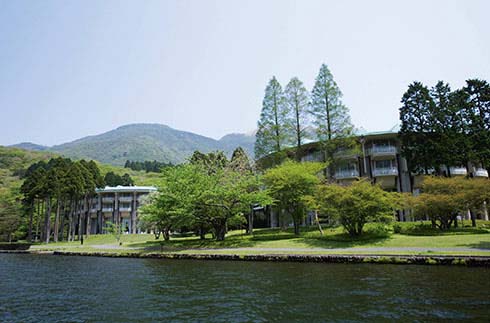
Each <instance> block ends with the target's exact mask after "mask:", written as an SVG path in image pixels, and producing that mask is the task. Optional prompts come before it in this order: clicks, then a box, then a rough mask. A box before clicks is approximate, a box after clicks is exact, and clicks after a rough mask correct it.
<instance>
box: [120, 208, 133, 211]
mask: <svg viewBox="0 0 490 323" xmlns="http://www.w3.org/2000/svg"><path fill="white" fill-rule="evenodd" d="M119 211H120V212H131V207H120V208H119Z"/></svg>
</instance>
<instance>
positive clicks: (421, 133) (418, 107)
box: [399, 82, 438, 173]
mask: <svg viewBox="0 0 490 323" xmlns="http://www.w3.org/2000/svg"><path fill="white" fill-rule="evenodd" d="M434 110H435V108H434V101H433V99H432V97H431V95H430V91H429V89H428V88H427V87H426V86H425V85H423V84H422V83H420V82H414V83H412V84H410V85H409V86H408V90H407V91H406V92H405V94H403V97H402V106H401V108H400V121H401V127H400V132H399V135H400V140H401V143H402V155H403V156H404V157H405V158H406V159H407V162H408V167H409V171H410V172H411V173H413V172H425V173H428V171H429V169H431V168H434V169H435V168H436V167H437V166H438V165H437V161H436V160H435V154H436V153H435V152H436V150H437V138H435V137H434V136H433V133H434V125H435V123H434V116H433V111H434Z"/></svg>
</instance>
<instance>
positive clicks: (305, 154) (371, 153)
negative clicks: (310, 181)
mask: <svg viewBox="0 0 490 323" xmlns="http://www.w3.org/2000/svg"><path fill="white" fill-rule="evenodd" d="M357 140H358V142H359V146H360V149H359V150H339V151H337V152H336V153H335V154H334V158H335V160H336V162H335V169H334V178H335V180H336V181H337V182H338V183H339V184H349V183H351V182H353V181H355V180H359V179H361V178H368V179H370V180H371V181H372V182H373V183H377V184H379V185H380V186H381V187H382V188H383V189H385V190H388V191H394V192H412V193H414V194H418V192H419V191H420V188H421V186H422V179H423V176H424V175H423V174H411V173H410V172H409V171H408V165H407V160H406V159H405V158H404V157H403V156H402V155H401V143H400V140H399V138H398V127H393V128H392V129H390V130H388V131H381V132H370V133H362V134H359V135H358V136H357ZM301 160H302V161H305V162H306V161H319V162H323V161H324V160H325V159H324V155H323V153H322V151H321V147H320V145H319V143H315V142H313V143H308V144H306V145H304V146H303V147H302V150H301ZM443 166H444V167H442V168H449V169H448V172H449V173H450V174H451V176H467V175H469V176H471V177H488V171H487V170H485V169H483V168H481V167H479V166H478V165H477V164H474V163H469V164H468V165H443ZM432 171H433V170H432ZM485 214H487V213H486V212H485ZM485 217H488V215H486V216H485ZM398 219H399V220H400V221H407V220H411V218H410V215H409V213H408V212H404V211H400V212H399V214H398ZM310 223H312V219H311V218H310V217H307V219H306V224H310ZM270 224H271V226H277V225H278V219H276V218H274V215H273V214H272V215H271V219H270Z"/></svg>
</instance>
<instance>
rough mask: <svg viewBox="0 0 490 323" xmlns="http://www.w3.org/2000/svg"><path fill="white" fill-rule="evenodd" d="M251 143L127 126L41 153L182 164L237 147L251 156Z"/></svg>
mask: <svg viewBox="0 0 490 323" xmlns="http://www.w3.org/2000/svg"><path fill="white" fill-rule="evenodd" d="M254 143H255V136H251V135H246V134H230V135H226V136H224V137H223V138H221V139H220V140H215V139H212V138H208V137H205V136H201V135H197V134H194V133H192V132H187V131H181V130H176V129H173V128H171V127H169V126H166V125H161V124H130V125H125V126H121V127H119V128H117V129H114V130H111V131H108V132H105V133H102V134H99V135H95V136H88V137H84V138H81V139H78V140H75V141H72V142H69V143H64V144H61V145H56V146H53V147H46V149H45V150H47V151H52V152H56V153H59V154H61V155H64V156H67V157H71V158H75V159H79V158H85V159H95V160H98V161H100V162H102V163H108V164H112V165H124V163H125V162H126V160H128V159H129V160H139V161H144V160H158V161H162V162H167V163H168V162H170V163H174V164H177V163H181V162H183V161H185V159H186V158H188V157H189V156H190V155H192V153H193V152H194V151H196V150H199V151H201V152H204V153H207V152H210V151H215V150H223V151H224V152H225V153H227V154H228V156H230V155H231V153H232V151H233V150H234V149H235V148H236V147H238V146H241V147H242V148H243V149H245V151H247V152H248V153H249V154H250V156H253V145H254ZM19 145H21V144H19ZM19 145H15V146H17V147H19ZM22 145H24V147H21V148H24V149H27V150H36V149H30V148H29V147H33V148H37V147H38V145H35V144H30V145H25V144H22ZM39 147H43V146H39Z"/></svg>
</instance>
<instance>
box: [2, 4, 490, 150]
mask: <svg viewBox="0 0 490 323" xmlns="http://www.w3.org/2000/svg"><path fill="white" fill-rule="evenodd" d="M489 12H490V1H485V0H482V1H305V0H303V1H286V0H278V1H245V0H243V1H228V0H227V1H205V0H196V1H185V0H178V1H177V0H176V1H164V0H161V1H149V0H146V1H122V0H117V1H110V0H104V1H95V0H87V1H82V0H80V1H75V0H74V1H62V0H59V1H49V0H43V1H34V0H32V1H13V0H0V112H1V113H0V145H8V144H14V143H18V142H23V141H31V142H35V143H38V144H43V145H54V144H60V143H63V142H67V141H71V140H74V139H78V138H80V137H84V136H87V135H94V134H98V133H102V132H105V131H108V130H111V129H114V128H116V127H118V126H121V125H124V124H130V123H162V124H166V125H169V126H171V127H173V128H176V129H180V130H186V131H192V132H195V133H198V134H201V135H205V136H209V137H213V138H216V139H218V138H220V137H222V136H223V135H225V134H228V133H237V132H250V131H252V130H254V129H255V127H256V124H257V120H258V118H259V114H260V110H261V105H262V99H263V95H264V89H265V86H266V85H267V83H268V81H269V80H270V79H271V77H272V76H276V77H277V79H278V80H279V81H280V82H281V84H282V85H283V86H285V85H286V84H287V82H288V81H289V80H290V79H291V78H292V77H294V76H296V77H298V78H299V79H301V80H302V81H303V82H304V83H305V85H306V87H307V88H308V89H311V88H312V86H313V84H314V80H315V77H316V75H317V73H318V70H319V68H320V65H321V64H322V63H325V64H327V65H328V67H329V68H330V70H331V72H332V73H333V75H334V78H335V80H336V82H337V83H338V85H339V87H340V89H341V91H342V92H343V95H344V97H343V101H344V103H345V104H346V105H347V106H348V107H349V108H350V112H351V117H352V121H353V123H354V125H355V126H356V127H362V128H364V129H365V130H369V131H377V130H387V129H389V128H391V127H392V126H394V125H395V124H396V123H397V122H398V108H399V106H400V99H401V97H402V95H403V93H404V92H405V90H406V89H407V86H408V85H409V84H410V83H411V82H413V81H421V82H423V83H424V84H426V85H428V86H432V85H434V84H435V83H436V82H437V81H438V80H444V81H446V82H448V83H449V84H450V85H451V86H452V87H453V88H459V87H461V86H463V85H464V81H465V80H466V79H468V78H481V79H486V80H490V19H488V13H489Z"/></svg>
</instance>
